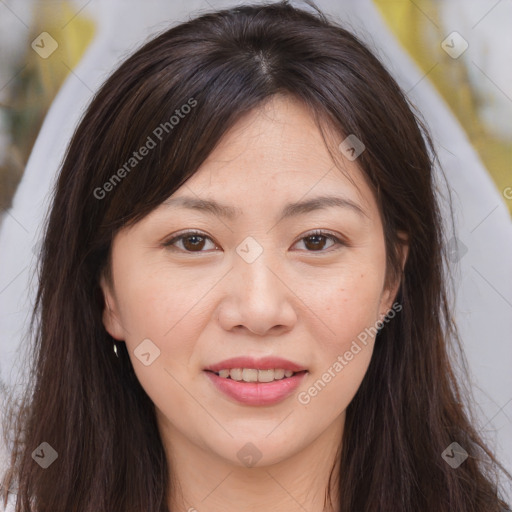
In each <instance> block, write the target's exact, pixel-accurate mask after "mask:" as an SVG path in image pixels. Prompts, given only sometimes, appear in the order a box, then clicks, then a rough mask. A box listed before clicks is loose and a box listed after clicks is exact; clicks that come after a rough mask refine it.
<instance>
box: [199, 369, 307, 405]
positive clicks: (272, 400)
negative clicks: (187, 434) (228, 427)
mask: <svg viewBox="0 0 512 512" xmlns="http://www.w3.org/2000/svg"><path fill="white" fill-rule="evenodd" d="M205 373H206V375H208V378H209V379H210V380H211V381H212V382H213V384H214V385H215V387H216V388H217V389H218V390H219V391H222V392H223V393H224V394H225V395H227V396H229V397H230V398H233V399H234V400H236V401H237V402H239V403H242V404H246V405H272V404H276V403H278V402H281V401H282V400H284V399H285V398H287V397H288V396H290V395H291V394H292V393H293V392H294V391H295V390H296V389H297V388H298V387H299V385H300V383H301V382H302V379H303V378H304V376H305V375H306V373H307V372H306V371H304V372H300V373H296V374H295V375H292V376H291V377H288V378H285V379H280V380H274V381H272V382H244V381H237V380H233V379H225V378H223V377H219V376H218V375H217V374H216V373H213V372H211V371H205Z"/></svg>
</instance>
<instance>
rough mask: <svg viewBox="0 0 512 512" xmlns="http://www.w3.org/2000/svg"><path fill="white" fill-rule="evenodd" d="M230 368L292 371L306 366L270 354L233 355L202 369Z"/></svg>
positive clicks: (217, 370) (212, 370) (300, 369)
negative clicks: (266, 355) (267, 355)
mask: <svg viewBox="0 0 512 512" xmlns="http://www.w3.org/2000/svg"><path fill="white" fill-rule="evenodd" d="M232 368H253V369H255V370H272V369H282V370H291V371H292V372H301V371H303V370H306V368H304V367H302V366H300V365H299V364H296V363H293V362H292V361H288V360H287V359H282V358H281V357H272V356H269V357H263V358H260V359H258V358H255V357H246V356H242V357H233V358H231V359H226V360H224V361H221V362H220V363H216V364H213V365H211V366H207V367H206V368H204V369H205V370H210V371H211V372H219V371H220V370H231V369H232ZM290 378H291V377H290Z"/></svg>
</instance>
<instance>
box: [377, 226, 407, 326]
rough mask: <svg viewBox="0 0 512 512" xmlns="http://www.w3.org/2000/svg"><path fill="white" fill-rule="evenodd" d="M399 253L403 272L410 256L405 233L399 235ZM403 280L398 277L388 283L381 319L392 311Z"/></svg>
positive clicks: (381, 306) (383, 298)
mask: <svg viewBox="0 0 512 512" xmlns="http://www.w3.org/2000/svg"><path fill="white" fill-rule="evenodd" d="M398 238H399V242H398V251H399V254H400V260H401V261H400V269H401V272H403V270H404V268H405V263H406V262H407V257H408V255H409V239H408V237H407V235H406V234H405V233H402V232H400V233H398ZM400 282H401V278H400V276H397V277H396V278H395V279H394V280H393V282H389V283H388V282H387V280H386V283H387V284H386V285H385V288H384V290H383V292H382V296H381V302H380V315H381V317H382V316H384V315H387V313H388V311H389V310H390V309H391V306H392V305H393V302H394V300H395V297H396V294H397V293H398V289H399V288H400Z"/></svg>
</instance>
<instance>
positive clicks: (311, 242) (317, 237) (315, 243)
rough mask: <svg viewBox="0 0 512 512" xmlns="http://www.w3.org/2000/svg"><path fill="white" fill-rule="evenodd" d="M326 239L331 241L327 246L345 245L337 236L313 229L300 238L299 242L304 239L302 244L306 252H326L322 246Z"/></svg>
mask: <svg viewBox="0 0 512 512" xmlns="http://www.w3.org/2000/svg"><path fill="white" fill-rule="evenodd" d="M328 240H330V241H332V242H333V244H332V245H330V246H329V247H332V246H334V245H345V244H344V243H343V242H342V241H341V240H340V239H339V238H337V237H335V236H334V235H332V234H330V233H328V232H325V231H315V232H313V233H310V234H309V235H307V236H305V237H303V238H301V239H300V240H299V242H302V241H304V246H305V247H306V249H307V251H308V252H327V251H324V248H325V245H326V242H327V241H328ZM329 247H328V248H329Z"/></svg>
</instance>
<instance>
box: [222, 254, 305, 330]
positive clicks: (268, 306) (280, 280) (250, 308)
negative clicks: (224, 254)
mask: <svg viewBox="0 0 512 512" xmlns="http://www.w3.org/2000/svg"><path fill="white" fill-rule="evenodd" d="M268 252H270V251H268ZM226 277H227V279H225V280H224V282H223V285H222V286H223V288H222V300H221V301H220V304H219V315H218V318H219V322H220V325H221V327H222V328H223V329H225V330H226V331H233V330H237V329H238V330H241V329H247V330H248V331H250V332H251V333H254V334H258V335H260V336H265V335H269V334H273V335H276V334H279V333H283V332H287V331H289V330H290V329H292V328H293V326H294V325H295V323H296V321H297V315H296V311H295V309H294V303H295V302H296V301H297V297H296V296H295V294H294V292H293V291H292V288H293V286H291V285H292V283H287V282H286V281H287V279H286V275H285V272H284V271H283V268H282V265H279V263H278V262H276V259H272V261H270V259H269V258H268V257H267V251H263V253H262V254H261V255H260V256H259V257H258V258H257V259H256V260H255V261H252V262H250V263H249V262H247V261H245V260H244V259H243V258H242V257H238V256H236V257H235V258H234V263H233V267H232V270H231V272H229V274H228V276H226Z"/></svg>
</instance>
